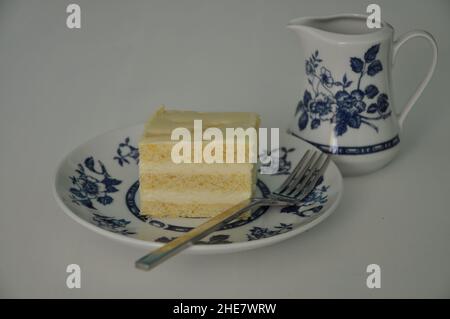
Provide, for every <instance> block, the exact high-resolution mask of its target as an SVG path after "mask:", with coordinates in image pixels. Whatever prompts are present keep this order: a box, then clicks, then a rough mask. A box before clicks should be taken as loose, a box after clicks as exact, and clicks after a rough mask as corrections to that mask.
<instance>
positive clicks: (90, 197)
mask: <svg viewBox="0 0 450 319" xmlns="http://www.w3.org/2000/svg"><path fill="white" fill-rule="evenodd" d="M142 129H143V126H142V125H139V126H133V127H130V128H126V129H123V130H122V131H121V132H120V134H117V132H113V133H111V134H103V135H101V136H99V137H97V138H96V139H94V140H91V141H90V142H89V144H86V146H81V147H79V148H77V150H76V151H75V152H72V153H70V154H69V155H68V156H67V157H66V159H65V160H64V161H63V162H62V163H61V166H60V168H59V169H58V173H57V174H56V180H55V194H56V196H57V198H58V200H59V203H60V204H61V205H62V207H63V208H64V211H65V212H66V213H67V214H68V215H70V216H71V217H74V219H75V220H76V221H78V222H80V223H81V224H82V225H85V226H87V225H88V224H90V225H91V226H95V228H93V227H90V229H93V230H95V229H96V228H97V229H103V230H105V231H107V232H110V233H112V234H113V235H110V237H111V238H115V239H118V240H120V241H124V242H128V243H132V244H136V245H139V246H141V247H147V248H155V247H157V246H158V245H160V244H161V243H163V242H167V241H170V240H172V239H173V238H176V237H178V236H180V234H182V233H183V232H186V231H189V230H190V229H192V227H195V226H196V225H199V224H201V223H202V222H203V219H198V218H197V219H194V218H172V219H164V218H159V219H157V218H150V217H149V216H144V215H141V214H140V211H139V191H138V190H139V183H138V181H137V180H138V165H137V164H138V162H139V152H138V148H137V146H136V145H135V144H133V142H132V141H135V140H137V139H138V137H139V135H140V134H141V132H142ZM111 145H114V146H113V147H111ZM307 148H310V146H309V145H308V144H306V143H304V142H302V141H300V140H299V139H297V138H295V137H292V136H291V135H288V134H286V133H282V134H281V135H280V147H279V149H278V150H277V152H276V153H277V154H279V157H280V160H279V163H280V165H279V170H278V172H277V173H276V174H274V175H270V176H269V175H263V174H260V175H259V176H258V181H257V196H265V194H267V193H268V192H270V190H271V189H274V188H276V187H278V186H279V184H280V183H281V182H282V181H283V180H284V179H285V178H286V176H287V174H288V173H289V171H291V170H292V169H293V167H294V166H295V163H296V162H297V160H298V159H299V158H300V157H301V155H302V153H303V152H304V151H305V149H307ZM274 154H275V153H274ZM274 154H269V155H274ZM80 159H81V160H80ZM73 163H75V165H74V164H73ZM341 178H342V177H341V176H340V174H339V172H338V170H337V169H336V167H335V166H334V165H332V166H331V167H330V170H329V171H328V172H327V176H326V178H325V179H324V180H323V181H321V184H320V185H318V186H317V187H316V189H315V191H314V192H313V193H312V194H311V195H309V196H308V197H307V198H306V199H305V201H304V202H303V203H302V205H300V206H298V207H296V206H293V207H284V209H283V207H261V209H259V210H255V211H254V212H253V213H252V214H250V216H247V217H245V218H242V219H237V220H235V221H232V222H231V223H229V224H228V225H226V226H225V227H223V228H222V229H220V230H217V231H216V232H214V233H213V234H211V235H210V236H208V237H206V238H205V239H203V240H201V242H200V243H199V245H194V246H193V247H192V248H190V249H189V251H192V252H218V251H222V252H225V251H239V250H245V249H250V248H252V247H260V246H265V245H267V244H269V243H273V242H276V241H280V240H283V239H285V238H288V237H290V236H293V235H295V234H298V233H300V232H302V231H304V229H306V228H309V227H312V226H313V225H315V223H318V222H320V220H322V219H323V218H325V217H326V216H328V214H330V213H331V211H332V210H333V209H334V207H335V206H336V205H337V201H338V200H339V197H340V191H341V184H340V183H341V181H342V179H341ZM316 216H317V217H321V218H312V217H316ZM100 233H102V234H104V232H100ZM284 233H285V234H292V235H287V236H280V237H279V236H278V235H281V234H284ZM208 247H210V248H208Z"/></svg>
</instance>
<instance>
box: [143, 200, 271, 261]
mask: <svg viewBox="0 0 450 319" xmlns="http://www.w3.org/2000/svg"><path fill="white" fill-rule="evenodd" d="M262 204H263V201H262V200H254V199H247V200H244V201H242V202H240V203H239V204H236V205H234V206H233V207H230V208H229V209H227V210H225V211H224V212H222V213H220V214H219V215H217V216H214V217H212V218H210V219H208V220H207V221H206V222H204V223H203V224H201V225H200V226H198V227H195V228H193V229H192V230H190V231H189V232H187V233H186V234H184V235H182V236H180V237H178V238H176V239H174V240H172V241H171V242H169V243H167V244H165V245H164V246H162V247H160V248H158V249H157V250H155V251H153V252H151V253H149V254H147V255H145V256H144V257H142V258H140V259H139V260H137V261H136V263H135V266H136V268H138V269H141V270H150V269H152V268H153V267H155V266H157V265H159V264H160V263H162V262H163V261H165V260H167V259H169V258H170V257H172V256H174V255H176V254H177V253H179V252H181V251H182V250H184V249H186V248H187V247H189V246H190V245H192V244H194V243H195V242H197V241H198V240H200V239H202V238H203V237H205V236H207V235H209V234H210V233H212V232H214V231H215V230H217V229H219V228H220V227H222V226H223V225H225V224H227V223H228V222H229V221H231V220H233V219H235V218H236V217H238V216H239V215H241V214H242V213H244V212H246V211H248V210H249V209H251V208H254V207H257V206H261V205H262Z"/></svg>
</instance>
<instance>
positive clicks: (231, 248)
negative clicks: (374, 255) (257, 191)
mask: <svg viewBox="0 0 450 319" xmlns="http://www.w3.org/2000/svg"><path fill="white" fill-rule="evenodd" d="M142 125H143V123H135V124H131V125H128V126H123V127H119V128H116V129H112V130H108V131H106V132H104V133H101V134H98V135H96V136H94V137H92V138H90V139H88V140H86V141H85V142H83V143H81V144H80V145H78V146H76V147H75V148H74V149H72V150H71V151H69V152H68V153H67V154H66V155H65V156H63V157H62V159H61V160H60V161H59V163H58V165H57V167H56V170H55V171H54V174H53V187H52V190H53V196H54V197H55V199H56V202H57V203H58V204H59V206H60V207H61V208H62V210H63V211H64V213H65V214H66V215H67V216H69V217H70V218H71V219H72V220H74V221H75V222H77V223H78V224H80V225H82V226H84V227H86V228H88V229H90V230H92V231H94V232H95V233H98V234H100V235H103V236H106V237H108V238H110V239H113V240H115V241H118V242H121V243H125V244H127V245H130V246H133V247H139V248H145V249H156V248H159V247H161V246H163V245H164V243H158V242H154V241H146V240H143V239H137V238H132V237H128V236H124V235H121V234H116V233H113V232H111V231H108V230H106V229H102V228H100V227H98V226H96V225H94V224H92V223H89V222H88V221H86V220H84V219H83V218H81V217H79V216H78V215H77V214H75V213H74V212H73V211H72V210H71V209H70V208H69V207H68V206H67V205H66V203H65V202H64V201H63V200H62V198H61V196H60V195H59V193H58V187H57V183H58V176H59V174H60V172H61V170H62V167H63V164H65V162H66V161H67V160H68V159H69V158H70V156H71V155H72V154H74V153H75V152H77V151H78V150H79V149H80V148H81V147H82V146H84V145H86V144H88V143H91V142H92V141H93V140H95V139H97V138H101V137H103V136H105V135H108V134H111V133H113V132H117V131H120V130H125V129H128V128H133V127H136V126H142ZM284 133H285V134H287V135H289V136H291V137H292V138H295V139H296V140H297V141H298V142H299V143H300V144H305V145H307V146H308V147H310V148H314V149H316V150H317V151H319V152H321V153H323V152H322V151H321V150H320V149H318V148H317V147H315V146H314V145H312V144H309V143H307V142H305V141H303V140H301V139H299V138H296V137H295V136H293V135H291V134H290V133H289V132H284ZM330 167H332V169H334V170H335V171H336V173H337V177H338V179H337V182H336V183H337V185H336V188H337V190H338V191H337V196H336V199H335V201H334V202H333V203H332V204H331V206H330V207H329V208H328V209H327V210H326V211H325V212H324V213H322V214H321V215H319V216H317V217H316V218H314V219H313V220H307V221H306V222H305V223H304V224H300V225H299V226H298V227H296V228H294V229H293V230H290V231H288V232H285V233H281V234H278V235H275V236H271V237H266V238H260V239H257V240H251V241H245V242H232V243H226V244H216V245H192V246H190V247H188V248H187V249H185V250H184V251H183V252H182V253H184V254H186V253H188V254H210V253H215V254H221V253H232V252H239V251H245V250H250V249H255V248H259V247H263V246H269V245H272V244H275V243H279V242H281V241H284V240H287V239H289V238H292V237H294V236H297V235H298V234H301V233H303V232H305V231H307V230H309V229H311V228H313V227H315V226H316V225H318V224H320V223H321V222H322V221H323V220H325V219H326V218H328V217H329V216H330V215H331V214H332V213H333V212H334V211H335V210H336V208H337V207H338V205H339V203H340V202H341V199H342V194H343V192H344V185H343V184H344V183H343V177H342V173H341V171H340V170H339V168H338V167H337V166H336V164H335V163H334V162H333V161H332V160H331V161H330V166H329V167H328V168H327V170H329V169H330Z"/></svg>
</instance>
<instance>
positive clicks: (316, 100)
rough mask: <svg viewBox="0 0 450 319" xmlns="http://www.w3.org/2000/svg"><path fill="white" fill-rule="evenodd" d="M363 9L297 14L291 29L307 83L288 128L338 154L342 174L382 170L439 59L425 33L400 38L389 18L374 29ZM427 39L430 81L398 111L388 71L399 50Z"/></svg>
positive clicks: (325, 149) (433, 44)
mask: <svg viewBox="0 0 450 319" xmlns="http://www.w3.org/2000/svg"><path fill="white" fill-rule="evenodd" d="M366 20H367V17H366V16H364V15H354V14H348V15H337V16H328V17H317V18H314V17H306V18H299V19H294V20H292V21H291V22H290V23H289V24H288V28H289V29H292V30H294V31H295V32H296V33H297V35H298V36H299V38H300V41H301V45H302V49H303V50H304V52H305V61H304V72H305V74H304V82H303V83H302V84H301V86H300V88H301V92H302V93H301V94H302V97H301V100H300V102H299V103H298V106H297V109H296V112H295V114H296V116H295V121H294V122H293V123H291V125H290V127H289V132H290V133H291V134H294V135H296V136H297V137H300V138H301V139H303V140H305V141H307V142H309V143H311V144H313V145H315V146H316V147H318V148H319V149H321V150H322V151H323V152H326V153H330V154H333V160H334V161H335V162H336V164H337V165H338V166H339V168H340V169H341V170H342V172H343V174H344V175H359V174H365V173H369V172H372V171H374V170H377V169H379V168H381V167H383V166H384V165H386V164H387V163H389V161H391V160H392V159H393V158H394V156H395V155H396V154H397V152H398V148H399V142H400V138H399V134H400V130H401V127H402V125H403V122H404V120H405V117H406V115H407V114H408V112H409V111H410V110H411V107H412V106H413V104H414V103H415V102H416V100H417V99H418V97H419V96H420V94H421V93H422V91H423V89H424V88H425V86H426V85H427V84H428V82H429V80H430V78H431V76H432V74H433V72H434V69H435V66H436V62H437V44H436V41H435V40H434V39H433V37H432V36H431V35H430V34H429V33H427V32H425V31H411V32H409V33H406V34H404V35H402V36H401V37H400V38H398V39H397V40H396V41H394V40H393V38H394V29H393V28H392V26H391V25H389V24H388V23H386V22H382V23H381V28H378V29H369V28H368V27H367V24H366ZM414 37H422V38H425V39H427V40H428V41H429V42H430V43H431V46H432V49H433V55H432V63H431V66H430V68H429V71H428V73H427V75H426V76H425V79H424V80H423V81H422V83H421V84H420V85H419V87H418V88H417V90H416V92H415V93H414V94H413V95H412V96H411V98H410V99H409V101H408V102H407V104H406V106H405V107H404V108H403V110H402V111H401V112H396V110H397V108H396V107H394V105H393V104H394V102H393V97H392V81H391V71H392V66H393V62H394V60H395V57H396V55H397V53H398V50H399V48H400V47H401V46H402V44H404V43H405V42H406V41H408V40H409V39H411V38H414Z"/></svg>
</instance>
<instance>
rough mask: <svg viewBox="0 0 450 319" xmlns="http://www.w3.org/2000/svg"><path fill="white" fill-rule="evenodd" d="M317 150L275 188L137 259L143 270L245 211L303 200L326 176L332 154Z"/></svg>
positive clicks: (137, 264) (311, 152)
mask: <svg viewBox="0 0 450 319" xmlns="http://www.w3.org/2000/svg"><path fill="white" fill-rule="evenodd" d="M317 154H318V152H316V151H310V150H308V151H306V153H305V155H303V157H302V159H301V160H300V161H299V162H298V164H297V166H295V168H294V170H293V171H292V173H291V174H290V175H289V176H288V178H287V179H286V180H285V181H284V182H283V184H281V186H280V187H278V188H277V189H276V190H275V191H274V192H272V193H271V194H269V195H268V196H267V197H264V198H250V199H247V200H244V201H242V202H240V203H239V204H237V205H235V206H233V207H231V208H229V209H227V210H225V211H224V212H222V213H220V214H218V215H216V216H214V217H212V218H210V219H209V220H208V221H206V222H204V223H203V224H201V225H200V226H198V227H196V228H194V229H192V230H190V231H189V232H187V233H186V234H184V235H182V236H180V237H178V238H176V239H174V240H172V241H171V242H169V243H167V244H165V245H164V246H162V247H160V248H158V249H157V250H155V251H153V252H151V253H149V254H147V255H145V256H143V257H142V258H140V259H139V260H137V261H136V263H135V266H136V268H138V269H141V270H150V269H152V268H154V267H155V266H157V265H159V264H160V263H162V262H163V261H165V260H167V259H168V258H170V257H172V256H174V255H175V254H177V253H179V252H180V251H182V250H184V249H185V248H187V247H189V246H190V245H192V244H194V243H195V242H197V241H198V240H200V239H202V238H203V237H205V236H207V235H209V234H210V233H212V232H214V231H216V230H217V229H219V228H220V227H222V226H223V225H226V224H227V223H228V222H230V221H232V220H233V219H236V218H237V217H239V215H241V214H242V213H244V212H247V211H249V210H250V209H254V208H256V207H260V206H288V205H295V204H300V202H301V201H302V200H303V199H304V198H305V197H306V196H307V195H308V194H309V193H310V192H311V191H312V190H313V189H314V187H315V186H316V184H317V182H318V181H319V179H320V177H321V176H323V174H324V172H325V170H326V168H327V166H328V164H329V162H330V157H329V156H328V155H325V154H324V153H321V154H320V155H319V156H317Z"/></svg>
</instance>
